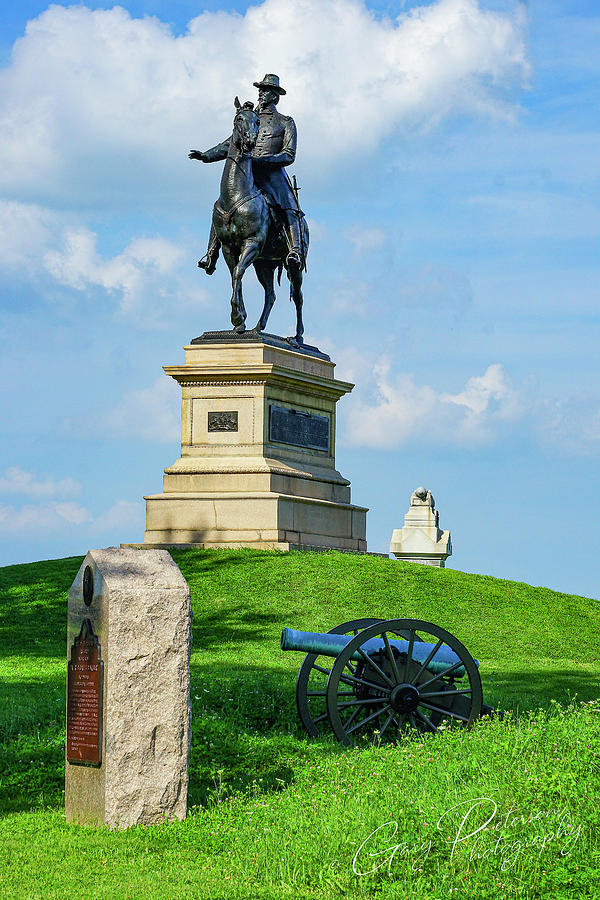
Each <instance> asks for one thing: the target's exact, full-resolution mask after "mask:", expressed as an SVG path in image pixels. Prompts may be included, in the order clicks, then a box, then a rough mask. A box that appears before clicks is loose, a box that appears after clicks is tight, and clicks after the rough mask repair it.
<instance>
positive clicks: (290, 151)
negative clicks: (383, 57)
mask: <svg viewBox="0 0 600 900" xmlns="http://www.w3.org/2000/svg"><path fill="white" fill-rule="evenodd" d="M254 87H256V88H258V105H257V107H256V112H257V113H258V116H259V119H260V125H259V131H258V137H257V140H256V145H255V147H254V150H253V151H252V172H253V175H254V181H255V184H256V186H257V187H258V188H259V189H260V190H261V192H262V193H263V195H264V197H265V200H266V201H267V203H268V205H269V207H270V208H271V209H272V210H273V211H274V214H275V216H276V217H278V218H279V219H281V220H282V222H281V225H282V226H283V228H284V230H285V234H286V238H287V243H288V249H289V252H288V255H287V259H286V265H288V266H292V267H294V266H296V267H298V269H302V268H303V267H304V266H305V258H304V257H305V254H304V252H303V250H304V248H303V245H302V236H301V230H300V219H301V217H302V216H303V215H304V213H303V212H302V210H301V209H300V206H299V204H298V200H297V195H296V194H295V192H294V189H293V188H292V185H291V183H290V180H289V178H288V177H287V174H286V172H285V171H284V168H285V166H289V165H291V164H292V163H293V162H294V160H295V158H296V125H295V122H294V120H293V119H292V117H291V116H284V115H282V114H281V113H280V112H278V111H277V109H276V107H277V104H278V103H279V98H280V97H282V96H283V95H284V94H285V93H286V92H285V91H284V89H283V88H282V87H280V85H279V77H278V76H277V75H269V74H267V75H265V77H264V78H263V80H262V81H255V82H254ZM230 140H231V138H227V140H226V141H223V142H222V143H221V144H217V145H216V146H215V147H211V148H210V150H206V151H204V152H202V151H200V150H192V151H191V152H190V154H189V157H190V159H198V160H200V161H201V162H205V163H209V162H218V161H219V160H223V159H226V158H227V154H228V151H229V142H230ZM220 246H221V245H220V243H219V239H218V238H217V236H216V234H215V230H214V227H211V230H210V238H209V243H208V250H207V251H206V255H205V256H204V257H203V258H202V259H201V260H200V261H199V263H198V265H199V267H200V268H201V269H205V270H206V274H207V275H212V273H213V272H214V271H215V268H216V265H217V259H218V258H219V250H220Z"/></svg>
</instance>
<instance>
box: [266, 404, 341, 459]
mask: <svg viewBox="0 0 600 900" xmlns="http://www.w3.org/2000/svg"><path fill="white" fill-rule="evenodd" d="M269 440H270V441H277V442H278V443H282V444H294V445H295V446H296V447H307V448H308V449H310V450H329V416H317V415H315V414H314V413H308V412H302V411H301V410H299V409H286V408H285V407H284V406H271V407H270V412H269Z"/></svg>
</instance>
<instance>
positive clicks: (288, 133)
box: [189, 75, 309, 346]
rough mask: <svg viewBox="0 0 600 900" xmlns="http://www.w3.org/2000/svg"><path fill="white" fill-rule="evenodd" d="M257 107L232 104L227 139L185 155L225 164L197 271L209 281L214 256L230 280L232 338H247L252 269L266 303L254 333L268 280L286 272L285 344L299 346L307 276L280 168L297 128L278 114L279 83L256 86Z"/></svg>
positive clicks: (294, 193)
mask: <svg viewBox="0 0 600 900" xmlns="http://www.w3.org/2000/svg"><path fill="white" fill-rule="evenodd" d="M254 86H255V87H257V88H258V104H257V106H256V109H255V108H254V104H253V103H250V102H247V103H244V104H243V105H242V104H241V103H240V101H239V100H238V98H237V97H236V98H235V101H234V106H235V110H236V112H235V117H234V120H233V132H232V135H231V137H230V138H228V139H227V140H226V141H223V143H221V144H217V145H216V146H215V147H212V148H211V149H210V150H206V151H204V152H202V151H200V150H191V151H190V153H189V158H190V159H197V160H200V161H201V162H207V163H208V162H217V161H219V160H222V159H224V160H225V166H224V169H223V176H222V178H221V193H220V196H219V199H218V200H217V202H216V203H215V205H214V208H213V216H212V227H211V230H210V239H209V244H208V250H207V252H206V255H205V256H204V257H203V258H202V259H201V260H200V262H199V263H198V266H199V267H200V268H201V269H204V270H205V271H206V274H207V275H212V273H213V272H214V271H215V268H216V265H217V260H218V258H219V251H220V250H221V249H222V250H223V256H224V257H225V262H226V263H227V265H228V267H229V270H230V272H231V283H232V295H231V323H232V325H233V327H234V331H236V332H238V333H242V332H243V331H245V330H246V324H245V322H246V309H245V307H244V299H243V296H242V279H243V277H244V273H245V271H246V269H247V268H248V267H249V266H250V265H254V269H255V271H256V275H257V277H258V280H259V282H260V283H261V285H262V287H263V288H264V292H265V303H264V308H263V311H262V314H261V316H260V319H259V320H258V323H257V325H256V330H257V331H264V330H265V328H266V325H267V320H268V318H269V313H270V312H271V308H272V306H273V303H274V302H275V290H274V286H273V285H274V276H275V270H277V273H278V277H277V280H278V283H281V273H282V271H283V269H285V270H286V273H287V276H288V279H289V282H290V300H292V301H293V303H294V305H295V307H296V333H295V335H294V336H293V337H290V338H288V341H289V342H290V343H291V344H293V345H295V346H300V345H301V344H302V342H303V341H302V336H303V334H304V326H303V323H302V276H303V272H304V271H306V256H307V253H308V240H309V235H308V226H307V224H306V219H305V217H304V213H303V212H302V210H301V209H300V204H299V203H298V189H297V187H296V184H295V179H294V184H293V185H292V183H291V181H290V179H289V177H288V175H287V173H286V171H285V167H286V166H289V165H290V164H291V163H293V162H294V160H295V158H296V125H295V123H294V120H293V119H292V118H291V117H290V116H284V115H282V114H281V113H279V112H278V111H277V109H276V106H277V103H278V102H279V98H280V96H282V95H283V94H285V91H284V90H283V88H282V87H280V86H279V78H278V76H277V75H265V77H264V78H263V80H262V81H259V82H256V81H255V82H254Z"/></svg>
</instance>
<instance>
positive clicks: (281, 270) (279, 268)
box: [277, 259, 283, 285]
mask: <svg viewBox="0 0 600 900" xmlns="http://www.w3.org/2000/svg"><path fill="white" fill-rule="evenodd" d="M282 272H283V260H282V259H280V260H279V263H278V265H277V284H278V285H280V284H281V273H282Z"/></svg>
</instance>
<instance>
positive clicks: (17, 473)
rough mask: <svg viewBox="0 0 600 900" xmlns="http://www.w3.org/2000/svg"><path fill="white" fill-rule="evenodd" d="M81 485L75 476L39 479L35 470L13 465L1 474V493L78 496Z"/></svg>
mask: <svg viewBox="0 0 600 900" xmlns="http://www.w3.org/2000/svg"><path fill="white" fill-rule="evenodd" d="M80 493H81V485H80V484H79V482H78V481H75V479H74V478H62V479H60V480H59V481H53V480H52V479H51V478H46V479H39V478H38V477H37V476H36V475H34V473H33V472H27V471H25V470H24V469H20V468H19V467H18V466H11V467H10V468H8V469H7V470H6V471H5V473H4V475H2V476H0V494H20V495H21V496H24V497H57V496H59V497H77V496H79V494H80Z"/></svg>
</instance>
